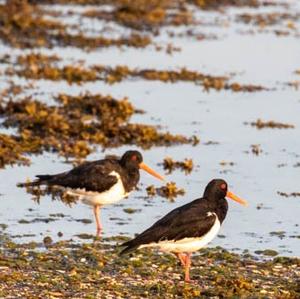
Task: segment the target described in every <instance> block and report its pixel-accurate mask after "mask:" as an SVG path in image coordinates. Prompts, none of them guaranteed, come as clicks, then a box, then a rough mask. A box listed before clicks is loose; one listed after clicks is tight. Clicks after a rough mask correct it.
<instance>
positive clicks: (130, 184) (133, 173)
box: [122, 167, 140, 192]
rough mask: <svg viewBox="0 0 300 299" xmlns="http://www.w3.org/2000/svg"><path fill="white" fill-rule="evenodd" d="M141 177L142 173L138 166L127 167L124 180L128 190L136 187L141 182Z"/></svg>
mask: <svg viewBox="0 0 300 299" xmlns="http://www.w3.org/2000/svg"><path fill="white" fill-rule="evenodd" d="M139 179H140V173H139V170H138V169H137V168H135V167H130V168H127V169H126V171H124V176H122V182H123V185H124V188H125V190H126V192H130V191H132V189H134V188H135V187H136V185H137V183H138V182H139Z"/></svg>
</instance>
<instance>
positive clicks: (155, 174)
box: [139, 162, 165, 181]
mask: <svg viewBox="0 0 300 299" xmlns="http://www.w3.org/2000/svg"><path fill="white" fill-rule="evenodd" d="M139 166H140V168H141V169H143V170H145V171H147V172H148V173H150V174H151V175H153V176H154V177H156V178H158V179H159V180H162V181H164V180H165V178H164V177H163V176H161V175H160V174H159V173H157V172H156V171H154V170H153V169H152V168H150V167H149V166H148V165H147V164H145V163H144V162H142V163H140V165H139Z"/></svg>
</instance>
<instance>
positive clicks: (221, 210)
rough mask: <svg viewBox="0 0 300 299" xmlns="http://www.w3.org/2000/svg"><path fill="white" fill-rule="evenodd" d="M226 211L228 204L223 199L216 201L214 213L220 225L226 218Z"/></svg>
mask: <svg viewBox="0 0 300 299" xmlns="http://www.w3.org/2000/svg"><path fill="white" fill-rule="evenodd" d="M227 211H228V203H227V200H226V199H225V198H222V199H218V204H217V205H216V207H215V212H216V214H217V216H218V219H219V221H220V223H222V222H223V221H224V219H225V217H226V214H227Z"/></svg>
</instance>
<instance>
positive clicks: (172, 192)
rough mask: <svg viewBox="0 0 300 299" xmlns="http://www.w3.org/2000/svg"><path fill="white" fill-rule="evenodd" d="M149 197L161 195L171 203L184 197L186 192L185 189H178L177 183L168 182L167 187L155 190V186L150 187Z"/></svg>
mask: <svg viewBox="0 0 300 299" xmlns="http://www.w3.org/2000/svg"><path fill="white" fill-rule="evenodd" d="M146 191H147V194H148V196H151V197H153V196H155V195H159V196H161V197H165V198H167V199H169V200H170V201H174V199H175V198H176V197H177V196H179V195H181V196H182V195H184V194H185V190H184V189H183V188H178V187H177V185H176V183H174V182H168V183H167V184H166V185H165V186H162V187H160V188H155V187H154V186H153V185H150V186H148V187H147V188H146Z"/></svg>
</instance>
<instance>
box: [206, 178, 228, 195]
mask: <svg viewBox="0 0 300 299" xmlns="http://www.w3.org/2000/svg"><path fill="white" fill-rule="evenodd" d="M226 194H227V183H226V182H225V181H224V180H222V179H214V180H212V181H210V182H209V183H208V184H207V186H206V188H205V191H204V197H208V198H217V199H223V198H225V197H226Z"/></svg>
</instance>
